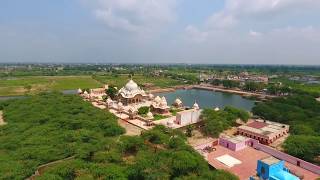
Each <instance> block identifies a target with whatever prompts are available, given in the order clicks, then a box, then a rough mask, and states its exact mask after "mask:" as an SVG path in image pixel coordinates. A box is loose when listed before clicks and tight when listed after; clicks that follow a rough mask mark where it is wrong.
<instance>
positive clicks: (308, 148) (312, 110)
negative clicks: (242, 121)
mask: <svg viewBox="0 0 320 180" xmlns="http://www.w3.org/2000/svg"><path fill="white" fill-rule="evenodd" d="M252 111H253V113H254V114H255V115H258V116H261V117H263V118H265V119H269V120H272V121H277V122H281V123H285V124H289V125H290V133H291V134H292V135H291V136H289V138H288V139H287V140H286V141H285V144H284V149H285V151H286V152H288V153H289V154H291V155H294V156H297V157H300V158H302V159H305V160H307V161H311V162H315V163H318V164H319V163H320V162H318V161H317V160H316V158H317V157H318V156H320V148H319V146H318V145H319V144H320V139H319V135H320V103H319V102H318V101H316V100H315V98H314V97H313V96H311V95H301V94H299V95H292V96H289V97H283V98H276V99H273V100H270V101H268V102H262V103H259V104H258V105H257V106H255V107H254V108H253V110H252Z"/></svg>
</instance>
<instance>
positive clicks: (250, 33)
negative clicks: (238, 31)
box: [249, 30, 262, 37]
mask: <svg viewBox="0 0 320 180" xmlns="http://www.w3.org/2000/svg"><path fill="white" fill-rule="evenodd" d="M249 35H250V36H254V37H258V36H262V33H261V32H257V31H253V30H250V31H249Z"/></svg>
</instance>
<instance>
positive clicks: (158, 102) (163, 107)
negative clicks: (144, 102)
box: [150, 96, 170, 114]
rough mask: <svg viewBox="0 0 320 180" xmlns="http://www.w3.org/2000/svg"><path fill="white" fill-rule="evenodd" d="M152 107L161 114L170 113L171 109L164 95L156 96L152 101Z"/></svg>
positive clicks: (152, 109)
mask: <svg viewBox="0 0 320 180" xmlns="http://www.w3.org/2000/svg"><path fill="white" fill-rule="evenodd" d="M150 107H151V111H153V112H155V113H160V114H164V113H168V112H169V109H170V107H169V106H168V103H167V100H166V98H165V97H164V96H163V97H162V98H160V97H159V96H157V97H156V98H154V101H153V102H152V104H151V106H150Z"/></svg>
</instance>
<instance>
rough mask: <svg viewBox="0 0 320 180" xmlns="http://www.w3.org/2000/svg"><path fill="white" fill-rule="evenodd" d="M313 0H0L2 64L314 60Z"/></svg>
mask: <svg viewBox="0 0 320 180" xmlns="http://www.w3.org/2000/svg"><path fill="white" fill-rule="evenodd" d="M319 19H320V1H318V0H200V1H195V0H54V1H53V0H28V1H21V0H1V1H0V62H88V63H96V62H106V63H108V62H114V63H128V62H131V63H210V64H232V63H236V64H320V29H319V28H320V21H319Z"/></svg>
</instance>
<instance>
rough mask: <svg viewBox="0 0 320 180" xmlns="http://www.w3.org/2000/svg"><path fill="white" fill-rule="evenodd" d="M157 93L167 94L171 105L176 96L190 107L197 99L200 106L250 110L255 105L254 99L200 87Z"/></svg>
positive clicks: (160, 94)
mask: <svg viewBox="0 0 320 180" xmlns="http://www.w3.org/2000/svg"><path fill="white" fill-rule="evenodd" d="M156 95H159V96H165V97H166V98H167V101H168V104H170V105H171V104H172V103H173V102H174V100H175V99H176V98H180V99H181V100H182V102H183V104H184V105H185V106H189V107H192V105H193V104H194V102H195V101H197V103H198V104H199V106H200V108H215V107H219V108H223V107H225V106H234V107H237V108H240V109H244V110H248V111H250V110H251V109H252V107H253V106H254V101H252V100H249V99H245V98H243V97H241V96H239V95H236V94H230V93H222V92H215V91H207V90H199V89H190V90H177V91H175V92H168V93H158V94H156Z"/></svg>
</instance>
